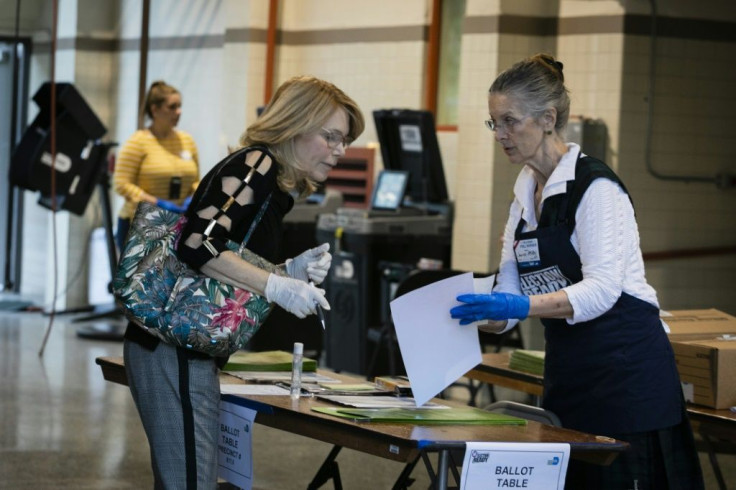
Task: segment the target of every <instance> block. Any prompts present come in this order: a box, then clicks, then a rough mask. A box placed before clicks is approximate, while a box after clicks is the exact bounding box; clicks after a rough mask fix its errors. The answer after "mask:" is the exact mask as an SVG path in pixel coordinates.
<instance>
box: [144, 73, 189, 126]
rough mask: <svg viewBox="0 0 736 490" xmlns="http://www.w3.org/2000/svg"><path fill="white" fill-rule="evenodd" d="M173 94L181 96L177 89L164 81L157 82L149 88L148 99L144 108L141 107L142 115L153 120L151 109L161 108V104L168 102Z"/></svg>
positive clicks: (145, 100)
mask: <svg viewBox="0 0 736 490" xmlns="http://www.w3.org/2000/svg"><path fill="white" fill-rule="evenodd" d="M172 94H179V95H181V93H180V92H179V91H178V90H177V89H176V88H174V87H172V86H171V85H169V84H168V83H166V82H164V81H163V80H156V81H155V82H153V83H152V84H151V86H150V87H149V88H148V92H146V98H145V99H144V101H143V107H141V114H142V115H144V116H148V117H149V118H150V119H153V113H152V112H151V107H153V106H156V107H159V106H161V104H163V103H164V102H166V99H168V98H169V96H170V95H172Z"/></svg>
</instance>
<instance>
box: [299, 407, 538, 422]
mask: <svg viewBox="0 0 736 490" xmlns="http://www.w3.org/2000/svg"><path fill="white" fill-rule="evenodd" d="M312 410H314V411H315V412H320V413H324V414H327V415H334V416H335V417H343V418H347V419H351V420H355V421H364V422H408V423H412V422H413V423H415V424H420V425H426V424H451V425H454V424H473V425H526V420H524V419H520V418H518V417H512V416H511V415H503V414H499V413H492V412H487V411H485V410H481V409H479V408H473V407H458V408H455V407H453V408H447V409H445V410H437V409H435V408H384V409H360V408H338V407H312Z"/></svg>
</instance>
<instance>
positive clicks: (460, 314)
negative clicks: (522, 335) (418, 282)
mask: <svg viewBox="0 0 736 490" xmlns="http://www.w3.org/2000/svg"><path fill="white" fill-rule="evenodd" d="M457 300H458V301H460V302H462V303H465V304H464V305H460V306H455V307H454V308H452V309H451V310H450V316H452V318H455V319H459V320H460V325H468V324H470V323H473V322H477V321H479V320H496V321H502V320H508V319H509V318H518V319H519V320H523V319H524V318H526V317H527V316H529V296H523V295H518V294H510V293H491V294H461V295H460V296H458V297H457Z"/></svg>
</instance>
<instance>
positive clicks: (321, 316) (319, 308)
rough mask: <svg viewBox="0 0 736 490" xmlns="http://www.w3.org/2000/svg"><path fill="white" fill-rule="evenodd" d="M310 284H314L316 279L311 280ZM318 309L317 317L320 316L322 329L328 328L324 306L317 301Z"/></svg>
mask: <svg viewBox="0 0 736 490" xmlns="http://www.w3.org/2000/svg"><path fill="white" fill-rule="evenodd" d="M309 285H310V286H314V281H309ZM315 306H316V310H317V318H319V321H320V322H321V323H322V330H326V329H327V328H326V326H325V312H324V311H322V307H321V306H320V305H319V303H315Z"/></svg>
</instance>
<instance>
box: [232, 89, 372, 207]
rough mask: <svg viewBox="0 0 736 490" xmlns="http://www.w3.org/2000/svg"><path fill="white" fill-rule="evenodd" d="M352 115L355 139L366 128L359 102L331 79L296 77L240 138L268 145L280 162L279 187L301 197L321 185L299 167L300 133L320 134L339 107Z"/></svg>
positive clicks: (243, 141)
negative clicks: (296, 143) (296, 141)
mask: <svg viewBox="0 0 736 490" xmlns="http://www.w3.org/2000/svg"><path fill="white" fill-rule="evenodd" d="M340 108H342V109H344V110H345V112H346V113H347V115H348V122H349V126H350V127H349V129H348V134H346V135H345V136H347V137H348V138H350V139H352V140H355V139H356V138H357V137H358V136H360V134H361V133H362V132H363V129H365V121H364V119H363V113H362V112H361V111H360V108H359V107H358V104H356V103H355V101H354V100H353V99H351V98H350V97H348V96H347V95H346V94H345V93H344V92H343V91H342V90H340V89H339V88H337V87H336V86H335V85H333V84H332V83H330V82H327V81H324V80H320V79H318V78H315V77H311V76H299V77H294V78H291V79H289V80H287V81H286V82H284V83H283V84H281V86H280V87H279V88H278V89H277V90H276V93H275V94H274V96H273V98H272V99H271V101H270V102H269V103H268V105H267V106H266V108H265V109H264V111H263V113H262V114H261V116H260V117H259V118H258V119H257V120H256V121H255V122H254V123H253V124H251V125H250V126H249V127H248V128H247V129H246V131H245V134H244V135H243V136H242V138H241V139H240V144H241V145H243V146H252V145H264V146H266V147H268V149H269V150H270V151H271V153H273V155H274V156H275V157H276V160H277V162H278V164H279V175H278V183H279V187H280V188H281V189H282V190H284V191H286V192H289V191H292V190H296V191H297V192H298V193H299V195H300V196H306V195H309V194H311V193H313V192H314V191H315V190H316V188H317V184H316V182H314V181H313V180H312V179H311V178H309V176H308V174H307V172H306V171H304V170H302V169H301V168H300V167H299V157H298V155H297V154H296V152H295V151H294V139H295V138H296V137H297V136H302V135H306V134H311V133H316V132H317V131H319V130H320V129H321V128H322V126H323V125H324V124H325V122H326V121H327V120H328V119H329V118H330V117H331V116H332V114H333V113H334V112H335V110H336V109H340Z"/></svg>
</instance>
